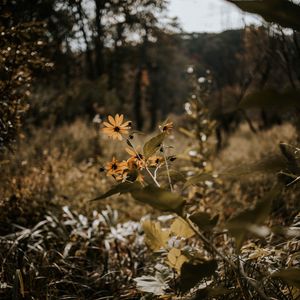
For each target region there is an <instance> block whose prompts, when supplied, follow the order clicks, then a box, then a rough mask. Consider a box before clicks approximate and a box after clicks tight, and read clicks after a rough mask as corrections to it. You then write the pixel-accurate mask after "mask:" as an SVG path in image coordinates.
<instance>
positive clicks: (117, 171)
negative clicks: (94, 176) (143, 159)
mask: <svg viewBox="0 0 300 300" xmlns="http://www.w3.org/2000/svg"><path fill="white" fill-rule="evenodd" d="M127 168H128V166H127V162H126V161H122V162H118V161H117V160H116V158H115V157H113V158H112V161H111V162H109V163H107V164H106V168H105V169H106V171H107V173H106V174H107V176H109V175H111V176H114V177H115V178H116V177H118V178H120V176H122V175H123V173H124V171H125V170H126V169H127Z"/></svg>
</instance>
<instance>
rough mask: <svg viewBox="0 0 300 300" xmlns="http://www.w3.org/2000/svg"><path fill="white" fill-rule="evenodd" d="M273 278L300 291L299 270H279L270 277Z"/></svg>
mask: <svg viewBox="0 0 300 300" xmlns="http://www.w3.org/2000/svg"><path fill="white" fill-rule="evenodd" d="M271 277H273V278H280V279H282V280H283V281H285V282H287V283H288V284H290V285H293V286H295V287H296V288H298V289H300V269H297V268H288V269H285V270H280V271H278V272H275V273H273V274H272V275H271Z"/></svg>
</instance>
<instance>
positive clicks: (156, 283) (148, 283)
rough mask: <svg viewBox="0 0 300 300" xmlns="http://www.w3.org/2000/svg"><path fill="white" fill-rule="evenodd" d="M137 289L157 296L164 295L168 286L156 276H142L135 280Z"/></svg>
mask: <svg viewBox="0 0 300 300" xmlns="http://www.w3.org/2000/svg"><path fill="white" fill-rule="evenodd" d="M134 281H135V282H136V287H137V288H138V289H139V290H140V291H143V292H147V293H152V294H154V295H156V296H160V295H164V294H165V292H164V290H165V289H167V288H168V285H167V284H166V283H165V282H164V281H163V280H162V279H161V278H158V277H154V276H141V277H137V278H135V279H134Z"/></svg>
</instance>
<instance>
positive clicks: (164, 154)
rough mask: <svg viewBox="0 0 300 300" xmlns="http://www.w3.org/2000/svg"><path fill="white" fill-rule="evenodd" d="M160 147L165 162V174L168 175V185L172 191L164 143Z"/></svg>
mask: <svg viewBox="0 0 300 300" xmlns="http://www.w3.org/2000/svg"><path fill="white" fill-rule="evenodd" d="M161 147H162V150H163V151H162V152H163V157H164V160H165V164H166V170H167V176H168V181H169V185H170V190H171V192H173V186H172V181H171V177H170V171H169V165H168V161H167V157H166V153H165V147H164V144H162V145H161Z"/></svg>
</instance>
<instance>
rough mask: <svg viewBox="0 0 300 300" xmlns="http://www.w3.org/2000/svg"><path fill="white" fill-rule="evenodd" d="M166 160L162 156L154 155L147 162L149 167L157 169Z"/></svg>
mask: <svg viewBox="0 0 300 300" xmlns="http://www.w3.org/2000/svg"><path fill="white" fill-rule="evenodd" d="M163 160H164V158H163V157H162V156H157V155H153V156H150V157H149V158H148V160H147V164H148V166H149V167H157V166H158V165H159V164H160V163H162V162H163Z"/></svg>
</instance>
